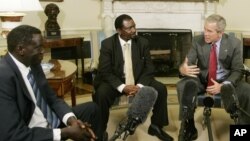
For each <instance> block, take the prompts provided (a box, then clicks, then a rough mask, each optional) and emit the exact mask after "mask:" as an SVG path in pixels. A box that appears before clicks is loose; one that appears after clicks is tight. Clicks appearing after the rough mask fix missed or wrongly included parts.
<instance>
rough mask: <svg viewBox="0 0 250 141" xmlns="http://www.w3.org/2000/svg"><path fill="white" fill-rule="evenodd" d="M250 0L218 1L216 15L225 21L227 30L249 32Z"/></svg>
mask: <svg viewBox="0 0 250 141" xmlns="http://www.w3.org/2000/svg"><path fill="white" fill-rule="evenodd" d="M249 5H250V0H220V2H219V5H218V12H217V13H218V14H221V15H223V16H224V17H225V18H226V19H227V29H228V30H239V31H244V32H250V15H249V13H250V8H249Z"/></svg>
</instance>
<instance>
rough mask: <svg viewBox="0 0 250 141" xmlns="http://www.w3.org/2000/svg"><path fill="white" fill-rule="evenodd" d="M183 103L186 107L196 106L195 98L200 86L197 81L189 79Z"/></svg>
mask: <svg viewBox="0 0 250 141" xmlns="http://www.w3.org/2000/svg"><path fill="white" fill-rule="evenodd" d="M183 91H184V92H183V96H182V105H183V106H184V107H188V108H191V109H192V108H193V107H194V106H195V100H196V99H195V98H196V95H197V92H198V88H197V86H196V84H195V81H188V82H186V85H185V87H184V89H183Z"/></svg>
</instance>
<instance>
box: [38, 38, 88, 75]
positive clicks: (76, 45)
mask: <svg viewBox="0 0 250 141" xmlns="http://www.w3.org/2000/svg"><path fill="white" fill-rule="evenodd" d="M83 40H84V38H83V37H71V36H62V37H61V38H58V39H57V38H55V39H46V38H45V39H44V43H43V46H44V48H50V49H51V52H52V51H54V52H56V51H60V50H63V49H70V50H71V52H72V54H71V58H65V54H60V55H59V56H56V57H53V56H51V58H52V59H63V60H67V59H75V63H76V65H77V67H78V58H79V57H80V59H81V65H82V75H83V74H84V56H83ZM76 76H77V78H78V68H77V71H76Z"/></svg>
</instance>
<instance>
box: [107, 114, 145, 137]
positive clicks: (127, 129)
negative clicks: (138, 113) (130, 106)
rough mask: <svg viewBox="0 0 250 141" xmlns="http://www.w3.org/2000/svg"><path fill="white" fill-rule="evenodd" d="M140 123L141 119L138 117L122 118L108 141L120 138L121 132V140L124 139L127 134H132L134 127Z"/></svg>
mask: <svg viewBox="0 0 250 141" xmlns="http://www.w3.org/2000/svg"><path fill="white" fill-rule="evenodd" d="M140 123H141V120H140V119H139V118H138V117H136V118H128V119H125V120H122V121H121V122H120V123H119V125H118V127H117V129H116V130H115V133H114V135H113V136H112V137H111V138H110V139H109V141H115V140H116V139H118V138H121V136H122V134H123V133H124V136H123V138H122V140H123V141H125V140H126V139H127V137H128V136H129V135H133V134H134V133H135V129H136V127H137V126H138V125H139V124H140Z"/></svg>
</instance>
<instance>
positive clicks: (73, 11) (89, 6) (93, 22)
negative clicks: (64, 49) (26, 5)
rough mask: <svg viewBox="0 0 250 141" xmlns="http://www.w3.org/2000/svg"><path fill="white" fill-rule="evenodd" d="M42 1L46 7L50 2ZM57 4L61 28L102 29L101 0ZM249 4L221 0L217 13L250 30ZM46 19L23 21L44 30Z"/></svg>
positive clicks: (233, 26) (40, 15)
mask: <svg viewBox="0 0 250 141" xmlns="http://www.w3.org/2000/svg"><path fill="white" fill-rule="evenodd" d="M41 3H42V6H43V7H45V6H46V5H47V4H48V3H49V2H41ZM56 4H57V5H58V6H59V8H60V10H61V12H60V14H59V15H58V21H59V24H60V26H61V30H63V31H64V30H95V29H101V20H100V19H101V15H100V13H101V0H64V2H58V3H56ZM249 5H250V0H219V4H218V7H217V13H218V14H221V15H223V16H224V17H225V18H226V19H227V23H228V26H227V29H228V30H239V31H244V32H250V15H249V13H250V8H249ZM234 7H235V8H234ZM46 20H47V16H46V15H45V14H44V12H32V13H27V15H26V16H25V17H24V18H23V23H24V24H31V25H34V26H36V27H39V28H40V29H42V30H44V23H45V21H46ZM249 34H250V33H249Z"/></svg>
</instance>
